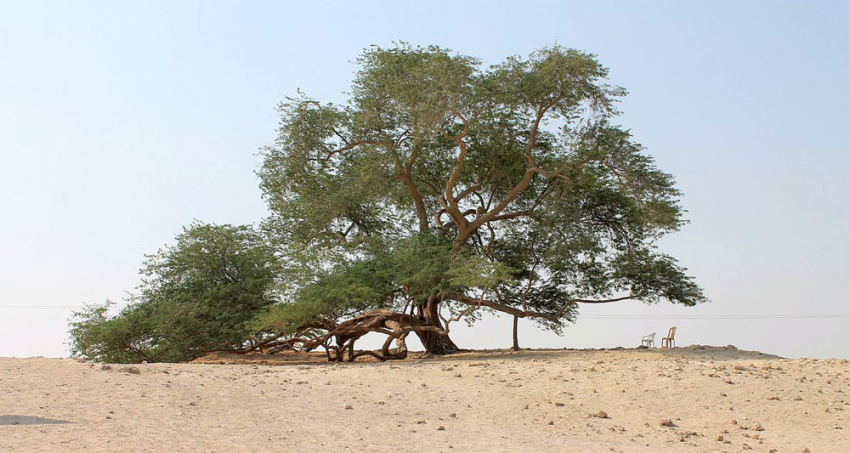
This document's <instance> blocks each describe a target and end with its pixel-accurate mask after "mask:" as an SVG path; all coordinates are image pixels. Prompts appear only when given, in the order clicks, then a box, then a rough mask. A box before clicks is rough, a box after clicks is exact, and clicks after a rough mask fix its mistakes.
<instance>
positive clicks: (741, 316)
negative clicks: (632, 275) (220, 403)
mask: <svg viewBox="0 0 850 453" xmlns="http://www.w3.org/2000/svg"><path fill="white" fill-rule="evenodd" d="M51 308H55V309H63V310H65V309H73V308H77V309H79V308H83V306H80V305H0V309H9V310H27V309H51ZM579 318H584V319H649V320H652V319H659V320H663V319H822V318H850V314H845V313H824V314H813V313H805V314H775V315H761V314H731V315H579Z"/></svg>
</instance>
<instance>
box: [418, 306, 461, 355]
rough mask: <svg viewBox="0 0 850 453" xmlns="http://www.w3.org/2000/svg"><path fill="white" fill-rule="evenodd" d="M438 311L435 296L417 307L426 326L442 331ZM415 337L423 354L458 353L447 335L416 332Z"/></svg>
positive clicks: (457, 349) (438, 307) (458, 349)
mask: <svg viewBox="0 0 850 453" xmlns="http://www.w3.org/2000/svg"><path fill="white" fill-rule="evenodd" d="M439 310H440V301H439V300H437V296H436V295H431V296H428V299H427V300H426V301H425V302H424V303H423V304H422V305H420V307H419V313H420V317H421V319H422V321H423V322H424V323H425V324H426V325H429V326H434V327H439V328H440V329H443V328H444V327H443V323H442V322H440V312H439ZM416 335H417V336H418V337H419V340H420V341H422V346H424V347H425V352H427V353H429V354H447V353H450V352H455V351H460V348H458V347H457V345H456V344H455V343H454V342H453V341H452V339H451V338H449V336H448V335H444V334H440V333H438V332H429V331H422V332H416Z"/></svg>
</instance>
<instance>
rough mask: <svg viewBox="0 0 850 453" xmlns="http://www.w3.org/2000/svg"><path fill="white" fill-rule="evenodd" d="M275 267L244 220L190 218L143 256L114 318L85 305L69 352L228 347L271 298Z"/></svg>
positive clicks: (126, 353) (170, 354)
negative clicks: (136, 284) (171, 238)
mask: <svg viewBox="0 0 850 453" xmlns="http://www.w3.org/2000/svg"><path fill="white" fill-rule="evenodd" d="M279 273H280V269H279V265H278V264H277V259H276V258H275V257H274V255H273V253H272V250H271V249H270V248H269V247H268V245H267V244H266V243H265V241H264V240H263V237H262V236H261V235H260V234H259V233H257V232H256V231H254V230H253V229H252V228H251V227H247V226H230V225H210V224H204V223H198V222H196V223H194V224H192V225H191V226H190V227H188V228H185V229H184V231H183V233H181V234H179V235H178V236H177V241H176V244H175V245H173V246H170V247H166V248H164V249H162V250H160V251H159V252H158V253H157V254H155V255H151V256H148V259H147V261H146V262H145V265H144V268H143V269H142V275H143V276H144V279H143V282H144V283H143V285H142V286H141V287H140V288H139V291H138V294H136V295H135V296H133V297H132V298H131V300H130V302H131V303H130V304H129V305H128V306H127V307H125V308H124V309H123V310H121V312H120V313H118V315H116V316H114V317H111V318H110V317H109V316H108V307H109V306H110V303H106V304H104V305H95V306H88V307H86V308H85V309H84V310H83V311H82V312H79V313H76V314H75V320H74V321H72V323H71V346H72V354H73V355H74V356H80V357H86V358H89V359H92V360H102V361H108V362H139V361H142V360H145V361H183V360H190V359H193V358H195V357H197V356H198V355H200V354H202V353H204V352H207V351H211V350H236V349H239V348H241V347H242V346H243V344H244V343H245V342H246V340H247V339H248V338H249V336H250V335H251V334H252V333H254V331H253V330H252V322H253V319H254V317H255V316H256V315H257V314H258V313H260V312H262V311H264V310H266V309H267V308H268V307H269V306H270V305H272V304H273V303H274V302H276V299H275V298H274V296H273V295H274V294H275V287H276V284H277V283H276V282H277V277H278V275H279Z"/></svg>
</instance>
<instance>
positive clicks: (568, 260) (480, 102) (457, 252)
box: [257, 44, 704, 360]
mask: <svg viewBox="0 0 850 453" xmlns="http://www.w3.org/2000/svg"><path fill="white" fill-rule="evenodd" d="M358 63H359V65H360V70H359V72H358V73H357V75H356V78H355V80H354V82H353V86H352V88H351V91H350V93H351V94H350V95H351V98H350V100H349V102H348V103H346V104H345V105H335V104H330V103H324V104H323V103H320V102H318V101H315V100H313V99H311V98H309V97H307V96H305V95H303V94H301V93H299V95H298V96H297V97H294V98H290V99H288V100H287V101H286V102H284V103H283V104H281V106H280V112H281V125H280V131H279V137H278V139H277V142H276V144H275V146H272V147H269V148H267V149H265V150H264V151H263V153H262V157H263V164H262V166H261V168H260V170H259V176H260V178H261V181H262V183H261V185H262V189H263V193H264V197H265V199H266V200H267V202H268V205H269V208H270V211H271V213H272V214H271V217H270V218H269V219H267V221H266V222H265V225H264V226H265V228H266V230H267V231H268V232H269V233H270V236H271V237H272V238H273V239H274V242H275V244H276V245H277V246H278V247H279V250H280V251H281V254H282V256H283V257H284V258H283V262H284V265H285V267H286V274H285V275H286V280H287V281H288V285H287V286H286V288H285V291H284V302H285V303H284V304H281V305H278V306H276V307H275V308H274V309H273V310H272V311H270V312H269V313H268V315H267V316H265V317H264V318H263V319H262V320H261V321H260V322H259V324H258V325H257V326H258V328H259V329H262V330H264V331H265V332H266V334H267V338H269V340H268V341H269V342H268V344H269V345H271V344H277V345H289V346H292V345H296V344H297V345H300V347H303V348H306V349H311V348H314V347H318V346H324V347H326V348H328V347H330V348H331V349H332V350H334V351H336V353H337V356H336V358H338V359H340V360H341V359H342V354H343V353H344V351H345V349H346V348H348V349H349V351H350V352H349V359H353V357H354V356H356V354H355V353H354V349H353V342H354V341H355V340H356V339H357V338H360V337H361V336H362V335H364V334H365V333H367V332H382V333H385V334H387V335H388V339H387V345H385V347H384V349H383V351H382V352H381V354H376V353H372V354H373V355H377V356H379V358H395V357H402V356H404V353H405V351H406V348H405V347H404V337H406V336H407V335H408V334H409V333H411V332H415V333H416V334H417V335H418V336H419V337H420V339H421V340H422V342H423V344H424V345H425V347H426V349H427V350H428V351H430V352H437V353H439V352H445V351H449V350H453V349H456V346H455V345H454V343H453V342H452V341H451V340H450V339H449V337H448V322H449V321H455V320H459V319H466V320H467V321H469V320H474V319H475V317H476V316H477V315H478V314H479V313H480V312H481V311H482V310H495V311H497V312H502V313H507V314H509V315H513V316H514V317H515V318H517V319H518V318H530V319H533V320H534V321H536V322H538V323H539V324H540V325H541V326H543V327H545V328H549V329H553V330H556V331H559V330H560V329H561V328H562V327H563V326H564V324H565V323H566V322H569V321H571V320H573V319H574V318H575V316H576V314H577V311H578V308H577V307H578V305H579V304H582V303H586V304H589V303H606V302H615V301H625V300H630V299H633V300H638V301H643V302H648V303H652V302H657V301H659V300H667V301H670V302H673V303H677V304H683V305H689V306H690V305H694V304H696V303H699V302H701V301H703V300H704V296H703V294H702V290H701V289H700V288H699V287H698V286H697V285H696V284H695V283H694V281H693V279H692V278H691V277H689V276H687V275H686V274H685V270H684V269H683V268H682V267H680V266H679V265H678V264H677V262H676V260H675V259H673V258H672V257H670V256H667V255H665V254H662V253H659V252H658V251H657V249H656V247H655V245H654V244H655V242H656V241H657V239H658V238H660V237H661V236H662V235H664V234H667V233H670V232H673V231H676V230H677V229H678V228H679V227H680V226H681V225H682V224H683V223H684V220H683V219H682V208H681V207H680V205H679V204H678V197H679V195H680V194H679V192H678V191H677V190H676V188H675V187H674V182H673V178H672V176H670V175H669V174H666V173H664V172H662V171H660V170H659V169H658V168H656V166H655V164H654V162H653V160H652V158H650V157H649V156H648V155H646V154H645V153H644V149H643V148H642V147H641V145H639V144H637V143H635V142H634V140H633V139H632V137H631V135H630V134H629V132H628V131H627V130H625V129H623V128H621V127H620V126H618V125H616V124H614V123H613V119H614V118H615V117H616V115H617V114H618V112H617V110H616V109H615V104H616V102H617V100H618V99H619V98H620V97H622V96H624V95H625V90H624V89H622V88H620V87H616V86H612V85H609V84H608V83H606V77H607V73H608V71H607V69H606V68H604V67H602V66H601V65H600V64H599V62H598V61H597V60H596V58H595V57H594V56H593V55H590V54H587V53H584V52H581V51H577V50H572V49H566V48H563V47H560V46H554V47H551V48H545V49H542V50H540V51H537V52H535V53H533V54H531V56H529V57H528V58H525V59H524V58H519V57H511V58H508V59H507V60H506V61H505V62H504V63H502V64H499V65H495V66H491V67H489V68H484V67H482V65H481V63H480V61H479V60H477V59H475V58H472V57H468V56H464V55H458V54H456V53H453V52H450V51H447V50H444V49H441V48H439V47H427V48H421V47H413V46H409V45H406V44H401V45H399V46H397V47H395V48H392V49H383V48H379V47H372V48H370V49H368V50H366V51H365V52H364V53H363V55H362V56H361V57H360V58H359V59H358ZM390 340H396V341H397V349H396V350H390V349H389V343H390ZM329 354H330V353H329Z"/></svg>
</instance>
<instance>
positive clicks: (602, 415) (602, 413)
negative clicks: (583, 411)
mask: <svg viewBox="0 0 850 453" xmlns="http://www.w3.org/2000/svg"><path fill="white" fill-rule="evenodd" d="M593 416H594V417H596V418H608V413H607V412H605V411H599V412H597V413H595V414H593Z"/></svg>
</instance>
